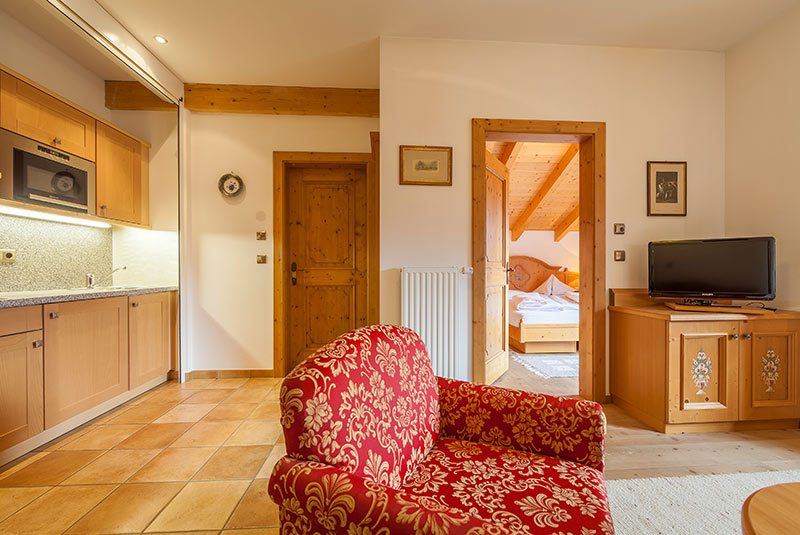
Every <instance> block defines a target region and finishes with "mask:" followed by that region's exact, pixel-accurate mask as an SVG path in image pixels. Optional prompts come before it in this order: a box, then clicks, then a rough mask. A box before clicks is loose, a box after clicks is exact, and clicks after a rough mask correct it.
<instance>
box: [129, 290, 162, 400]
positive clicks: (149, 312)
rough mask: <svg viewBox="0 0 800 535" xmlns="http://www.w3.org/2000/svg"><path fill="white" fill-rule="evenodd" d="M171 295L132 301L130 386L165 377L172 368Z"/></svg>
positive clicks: (147, 296)
mask: <svg viewBox="0 0 800 535" xmlns="http://www.w3.org/2000/svg"><path fill="white" fill-rule="evenodd" d="M170 320H171V311H170V293H169V292H162V293H155V294H147V295H137V296H132V297H130V298H129V311H128V325H129V336H130V339H129V342H128V344H129V349H130V355H129V362H130V366H129V370H130V372H129V385H130V388H131V389H134V388H136V387H138V386H141V385H143V384H145V383H146V382H148V381H152V380H153V379H155V378H157V377H160V376H162V375H165V374H166V373H167V372H168V371H169V368H170V341H171V340H170V330H171V329H170Z"/></svg>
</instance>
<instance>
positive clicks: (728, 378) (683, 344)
mask: <svg viewBox="0 0 800 535" xmlns="http://www.w3.org/2000/svg"><path fill="white" fill-rule="evenodd" d="M738 339H739V323H738V322H736V321H691V322H672V323H671V324H670V335H669V373H668V382H667V383H668V388H669V400H668V402H669V403H668V409H667V410H668V415H667V421H668V422H669V423H689V422H727V421H734V420H736V419H737V417H738V412H739V406H738V399H739V390H738V380H737V376H738V367H739V340H738Z"/></svg>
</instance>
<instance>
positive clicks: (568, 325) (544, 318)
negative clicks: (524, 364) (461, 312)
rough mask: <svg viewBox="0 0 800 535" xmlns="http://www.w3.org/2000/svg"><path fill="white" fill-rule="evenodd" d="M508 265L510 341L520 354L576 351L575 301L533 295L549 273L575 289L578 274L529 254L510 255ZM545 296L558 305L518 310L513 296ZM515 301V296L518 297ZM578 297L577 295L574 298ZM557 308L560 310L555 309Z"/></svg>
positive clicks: (576, 308) (576, 324) (576, 313)
mask: <svg viewBox="0 0 800 535" xmlns="http://www.w3.org/2000/svg"><path fill="white" fill-rule="evenodd" d="M509 267H511V268H512V269H513V270H514V271H512V272H511V274H510V277H509V312H508V322H509V343H510V344H511V347H512V348H513V349H514V350H515V351H517V352H520V353H572V352H575V351H577V350H578V315H579V307H578V304H577V303H575V302H574V301H573V300H571V299H568V298H564V297H560V296H548V295H542V294H534V293H533V292H534V290H535V289H536V288H538V287H539V286H540V285H541V284H542V283H543V282H545V281H546V280H547V279H549V278H550V276H551V275H553V276H555V278H556V279H558V280H559V281H561V282H563V283H564V284H566V285H568V286H570V287H572V288H574V289H575V290H576V291H577V288H578V282H579V276H578V273H577V272H574V271H568V270H567V269H566V268H564V267H561V266H551V265H549V264H547V263H546V262H543V261H541V260H539V259H538V258H534V257H532V256H512V257H510V258H509ZM523 294H528V295H529V296H531V297H535V298H536V299H537V300H538V299H544V300H546V301H550V302H553V303H554V304H558V305H560V306H553V307H548V306H546V307H543V309H542V310H519V309H517V307H516V305H512V303H513V302H515V301H516V300H514V299H513V298H515V297H525V295H523ZM517 300H518V299H517ZM575 300H577V297H575ZM557 308H560V310H556V309H557Z"/></svg>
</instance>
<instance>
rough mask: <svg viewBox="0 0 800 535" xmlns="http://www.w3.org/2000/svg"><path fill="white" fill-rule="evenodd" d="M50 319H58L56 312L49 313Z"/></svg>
mask: <svg viewBox="0 0 800 535" xmlns="http://www.w3.org/2000/svg"><path fill="white" fill-rule="evenodd" d="M50 319H51V320H56V319H58V312H51V313H50Z"/></svg>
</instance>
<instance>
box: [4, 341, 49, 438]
mask: <svg viewBox="0 0 800 535" xmlns="http://www.w3.org/2000/svg"><path fill="white" fill-rule="evenodd" d="M42 375H43V363H42V331H41V330H38V331H32V332H27V333H20V334H12V335H9V336H2V337H0V451H3V450H5V449H7V448H9V447H11V446H13V445H15V444H19V443H20V442H22V441H23V440H26V439H28V438H30V437H32V436H34V435H37V434H39V433H41V432H42V431H43V430H44V391H43V385H42Z"/></svg>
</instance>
